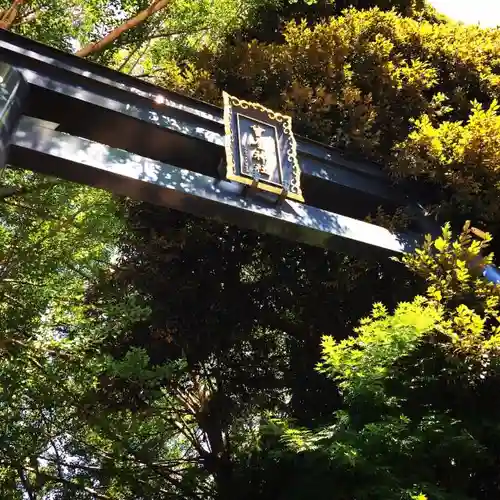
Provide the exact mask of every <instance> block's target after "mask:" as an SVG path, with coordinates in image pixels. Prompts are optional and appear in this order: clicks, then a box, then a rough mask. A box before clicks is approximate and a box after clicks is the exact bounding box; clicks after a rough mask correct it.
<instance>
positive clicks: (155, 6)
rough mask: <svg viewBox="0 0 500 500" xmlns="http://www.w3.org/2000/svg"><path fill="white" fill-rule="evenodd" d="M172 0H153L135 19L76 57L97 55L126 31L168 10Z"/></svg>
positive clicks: (86, 47)
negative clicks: (165, 9)
mask: <svg viewBox="0 0 500 500" xmlns="http://www.w3.org/2000/svg"><path fill="white" fill-rule="evenodd" d="M170 1H171V0H153V3H152V4H151V5H150V6H149V7H148V8H147V9H144V10H142V11H141V12H139V14H137V15H136V16H135V17H133V18H132V19H129V20H128V21H125V22H124V23H123V24H121V25H120V26H118V27H117V28H115V29H114V30H113V31H111V33H108V34H107V35H106V36H105V37H104V38H102V39H101V40H99V41H98V42H95V43H94V42H91V43H89V44H88V45H86V46H85V47H83V48H82V49H80V50H79V51H77V52H76V54H75V55H77V56H79V57H87V56H88V55H90V54H95V53H96V52H101V51H102V50H103V49H105V48H106V47H107V46H108V45H110V44H112V43H113V42H114V41H115V40H116V39H117V38H118V37H119V36H121V35H122V34H123V33H125V32H126V31H128V30H130V29H132V28H135V27H136V26H139V25H140V24H142V23H144V21H146V20H147V19H148V18H150V17H151V16H152V15H153V14H155V13H156V12H159V11H160V10H163V9H164V8H166V7H167V6H168V5H169V3H170Z"/></svg>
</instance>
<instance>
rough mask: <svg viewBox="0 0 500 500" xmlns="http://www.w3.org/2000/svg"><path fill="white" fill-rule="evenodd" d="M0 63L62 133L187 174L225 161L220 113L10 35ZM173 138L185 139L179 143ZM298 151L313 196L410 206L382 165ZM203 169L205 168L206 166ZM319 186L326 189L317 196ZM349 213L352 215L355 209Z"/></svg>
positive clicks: (303, 145) (1, 35) (301, 147)
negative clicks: (16, 74) (15, 72)
mask: <svg viewBox="0 0 500 500" xmlns="http://www.w3.org/2000/svg"><path fill="white" fill-rule="evenodd" d="M0 59H1V60H3V61H5V62H8V63H10V64H12V65H13V66H15V67H16V68H18V69H19V70H20V71H21V72H22V74H23V75H24V77H25V79H26V80H27V81H28V82H29V84H30V85H31V87H32V88H33V89H36V90H38V92H35V94H34V95H35V98H34V99H33V101H35V100H36V103H34V104H33V107H34V108H35V111H36V112H33V110H29V111H28V114H32V115H34V116H37V117H39V118H43V119H48V120H52V121H55V122H56V123H61V122H64V121H66V122H68V121H70V120H71V122H72V123H71V125H70V124H68V123H66V124H65V123H63V124H62V125H63V126H62V127H60V129H61V130H63V131H68V132H70V133H71V134H73V135H79V136H82V137H86V138H88V139H91V140H95V141H98V142H102V143H106V144H109V145H111V146H113V147H118V148H121V149H126V150H128V151H131V152H135V153H138V154H141V155H143V156H147V157H149V158H153V159H157V160H163V161H168V162H170V163H173V164H175V165H177V166H181V167H183V168H188V169H191V168H195V167H194V165H195V162H193V161H192V157H189V153H190V152H191V153H192V154H191V156H195V157H200V156H202V157H204V158H205V159H206V160H207V164H208V165H209V166H208V167H206V168H207V169H211V171H214V167H213V164H216V163H218V161H219V160H220V158H221V157H223V154H224V152H223V144H224V130H223V124H222V110H221V109H220V108H217V107H215V106H211V105H209V104H206V103H202V102H200V101H198V100H196V99H192V98H189V97H186V96H182V95H180V94H177V93H175V92H170V91H167V90H165V89H163V88H160V87H157V86H154V85H152V84H149V83H146V82H143V81H140V80H138V79H136V78H132V77H130V76H128V75H124V74H122V73H119V72H116V71H113V70H110V69H108V68H105V67H101V66H99V65H96V64H93V63H91V62H89V61H86V60H83V59H81V58H78V57H76V56H73V55H71V54H67V53H64V52H61V51H58V50H55V49H52V48H49V47H46V46H44V45H42V44H39V43H37V42H34V41H32V40H28V39H26V38H23V37H20V36H18V35H15V34H12V33H10V32H5V31H3V30H2V31H1V32H0ZM56 94H57V96H58V98H57V96H56ZM52 99H53V100H52ZM69 101H71V102H72V103H70V102H69ZM75 101H79V102H80V103H81V105H82V106H85V109H86V110H88V116H89V117H90V115H91V116H92V117H93V119H92V120H90V118H89V119H88V120H85V119H84V118H85V117H84V115H85V112H84V111H83V110H82V108H79V107H78V105H77V103H75ZM72 106H73V108H74V109H73V108H72ZM76 115H78V116H79V117H80V119H77V116H76ZM65 125H66V128H65ZM70 127H71V128H70ZM167 132H168V134H167ZM172 134H176V135H179V136H183V137H184V138H186V140H185V141H183V140H181V139H179V138H172ZM188 139H190V141H188ZM174 143H175V144H174ZM297 150H298V156H299V163H300V166H301V170H302V175H303V178H305V183H306V185H307V179H308V178H311V179H313V180H314V182H312V181H311V182H312V186H313V188H311V191H314V192H316V191H318V192H320V191H322V190H326V191H328V190H329V189H330V188H331V189H332V190H333V193H332V196H329V198H330V201H331V200H332V199H335V198H336V197H337V196H338V193H340V192H341V191H342V190H345V191H346V192H347V194H346V197H347V198H349V194H348V193H349V192H351V191H352V192H357V193H359V194H361V195H366V200H367V204H369V203H371V204H372V205H373V204H374V203H375V204H376V203H383V202H384V201H385V202H389V203H392V204H393V205H395V206H401V205H405V204H407V200H406V198H405V196H403V194H401V193H400V192H398V191H397V190H396V189H394V187H392V186H391V184H390V182H388V179H387V178H386V177H385V175H384V174H383V172H382V171H381V169H380V167H379V166H377V165H375V164H370V163H368V162H354V161H352V160H348V159H346V158H344V157H343V156H342V155H341V154H340V153H339V152H338V151H336V150H334V149H332V148H328V147H326V146H324V145H321V144H317V143H315V142H313V141H308V140H306V139H303V138H300V137H299V138H298V140H297ZM186 155H187V156H188V157H186ZM196 165H198V166H199V168H202V166H201V163H200V162H199V161H198V162H196ZM202 173H205V174H208V173H209V172H208V170H207V171H203V170H202ZM214 175H215V172H214ZM317 185H319V186H321V189H318V190H316V188H315V187H316V186H317ZM323 185H324V186H323ZM306 193H307V192H306ZM359 199H361V198H359ZM377 200H378V201H377ZM316 201H317V200H316V199H315V196H309V197H308V199H307V202H308V203H309V204H311V205H315V204H316V205H317V206H322V203H321V201H320V200H319V195H318V203H316ZM372 205H370V208H371V207H372ZM333 208H338V207H335V206H334V207H333ZM345 213H349V207H346V212H345Z"/></svg>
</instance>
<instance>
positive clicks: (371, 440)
mask: <svg viewBox="0 0 500 500" xmlns="http://www.w3.org/2000/svg"><path fill="white" fill-rule="evenodd" d="M487 244H488V240H486V241H485V242H481V243H480V242H478V241H474V240H473V239H472V238H471V235H470V233H468V232H467V231H466V232H464V233H462V235H461V236H460V237H459V238H457V239H456V240H453V238H452V237H451V231H450V227H449V225H447V226H445V228H444V230H443V236H442V237H440V238H437V239H436V240H434V241H432V240H431V238H430V237H429V238H428V239H427V240H426V243H425V244H424V246H423V248H422V249H420V250H419V251H418V252H417V254H416V255H409V256H406V257H404V258H403V262H404V263H405V264H406V266H407V267H408V268H409V269H411V270H412V271H414V272H416V273H418V274H419V275H421V276H422V277H423V278H425V280H426V283H427V286H428V287H427V291H426V293H425V294H423V295H420V296H416V297H415V298H414V299H413V300H412V301H409V302H403V303H400V304H399V305H398V307H397V308H396V309H395V310H394V311H393V312H392V313H391V312H389V311H388V310H387V308H385V307H384V306H383V305H382V304H375V306H374V308H373V311H372V313H371V315H370V316H368V317H367V318H365V319H362V320H361V322H360V324H359V326H358V328H357V329H356V332H355V333H356V335H354V336H352V337H350V338H348V339H345V340H342V341H338V340H336V339H334V338H333V337H331V336H326V337H325V338H324V339H323V356H322V362H321V363H320V364H319V366H318V370H319V371H320V372H322V373H324V374H325V375H326V376H327V377H329V378H331V379H333V380H336V382H337V384H338V386H339V388H340V391H341V393H342V398H343V406H342V409H341V410H339V411H337V412H335V413H334V414H333V415H332V421H331V423H330V424H329V425H328V426H324V427H322V428H318V429H315V430H313V431H311V430H307V429H300V428H297V427H296V426H293V425H292V426H290V425H289V424H287V423H286V422H284V423H282V422H279V421H277V422H275V423H274V428H271V429H270V430H267V433H270V431H271V434H274V436H277V437H278V438H279V441H280V442H281V451H280V452H279V453H277V452H276V450H275V451H274V455H273V456H274V465H273V464H271V474H274V475H275V476H276V475H277V473H278V471H279V470H282V471H284V472H285V473H286V474H287V477H293V478H294V480H292V481H290V482H288V484H285V485H284V484H283V483H282V484H281V488H280V490H279V491H278V490H277V489H275V488H276V486H277V483H276V481H274V480H273V476H272V475H269V476H267V475H266V474H265V472H267V471H264V474H263V475H262V476H261V478H262V477H263V478H264V481H263V483H261V484H260V485H259V486H258V487H260V488H261V489H262V490H263V491H264V498H271V497H272V495H275V496H274V498H276V497H277V498H303V497H304V495H305V494H306V492H307V494H314V495H315V496H317V497H318V498H331V496H332V494H334V495H335V496H336V497H338V498H374V499H378V498H389V499H392V498H394V499H400V498H407V499H409V500H410V499H424V498H436V499H457V498H460V499H464V500H465V499H473V498H474V499H493V498H496V497H497V496H498V491H499V487H500V485H499V482H498V446H499V444H500V441H499V438H500V434H499V432H498V431H499V428H498V417H499V415H498V407H497V405H496V404H491V401H492V398H494V397H495V396H494V394H495V392H496V388H497V387H498V382H499V374H500V373H499V367H500V364H499V361H500V357H499V344H498V343H499V339H500V337H499V333H500V330H499V324H498V318H499V316H498V315H499V307H498V306H499V300H500V290H499V289H498V287H497V286H495V285H493V284H491V283H488V282H486V281H485V280H484V279H482V277H481V276H480V274H479V273H478V270H477V268H476V266H478V265H480V264H481V261H482V262H483V263H486V262H491V259H492V256H491V255H487V256H482V254H484V250H485V248H486V246H487ZM333 387H334V385H332V390H333ZM275 439H276V438H275ZM278 448H279V446H278ZM272 450H273V448H271V449H270V450H268V451H267V453H268V454H269V453H273V451H272ZM299 457H300V459H299ZM267 460H268V461H270V458H268V459H267ZM305 471H307V473H304V472H305ZM309 473H310V474H311V475H312V476H309ZM267 488H269V489H270V491H266V489H267ZM313 492H314V493H313ZM333 492H335V493H333Z"/></svg>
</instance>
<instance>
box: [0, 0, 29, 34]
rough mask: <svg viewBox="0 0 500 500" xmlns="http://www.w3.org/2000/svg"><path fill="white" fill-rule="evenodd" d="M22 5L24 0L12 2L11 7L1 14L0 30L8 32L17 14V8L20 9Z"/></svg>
mask: <svg viewBox="0 0 500 500" xmlns="http://www.w3.org/2000/svg"><path fill="white" fill-rule="evenodd" d="M23 3H24V0H14V1H13V2H12V5H11V6H10V7H9V8H8V9H7V10H4V11H3V12H2V14H1V17H0V28H2V29H4V30H10V28H11V27H12V25H13V24H14V21H15V20H16V17H17V14H18V13H19V7H21V5H22V4H23Z"/></svg>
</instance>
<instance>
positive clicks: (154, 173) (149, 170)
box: [9, 118, 416, 254]
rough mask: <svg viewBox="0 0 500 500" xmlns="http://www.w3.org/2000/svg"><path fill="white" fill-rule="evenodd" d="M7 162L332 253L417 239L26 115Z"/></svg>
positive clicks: (388, 248)
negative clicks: (248, 192) (269, 197)
mask: <svg viewBox="0 0 500 500" xmlns="http://www.w3.org/2000/svg"><path fill="white" fill-rule="evenodd" d="M9 163H11V164H12V165H15V166H19V167H23V168H30V169H33V170H36V171H39V172H42V173H46V174H50V175H54V176H57V177H60V178H63V179H67V180H70V181H76V182H80V183H84V184H89V185H92V186H95V187H99V188H103V189H106V190H109V191H112V192H113V193H116V194H119V195H124V196H129V197H131V198H134V199H139V200H143V201H148V202H150V203H154V204H158V205H164V206H168V207H170V208H174V209H177V210H181V211H184V212H188V213H191V214H193V215H197V216H201V217H208V218H213V219H216V220H219V221H221V222H227V223H230V224H235V225H238V226H241V227H245V228H249V229H254V230H257V231H259V232H263V233H269V234H274V235H277V236H280V237H283V238H286V239H289V240H293V241H297V242H301V243H307V244H310V245H314V246H318V247H322V248H326V249H331V250H345V251H349V252H351V253H352V252H353V251H355V252H357V251H361V252H363V251H364V252H365V253H366V252H370V254H372V253H373V252H374V251H375V250H378V251H382V253H400V252H403V251H411V250H412V249H413V248H414V246H415V243H416V237H415V236H413V235H409V234H394V233H391V232H390V231H388V230H386V229H384V228H382V227H379V226H375V225H372V224H368V223H366V222H362V221H360V220H356V219H352V218H350V217H346V216H343V215H340V214H336V213H332V212H328V211H325V210H322V209H319V208H315V207H311V206H308V205H304V204H301V203H297V202H293V201H290V200H287V201H285V203H284V204H283V205H282V206H280V207H277V206H274V205H270V204H269V203H266V202H265V201H261V200H259V199H250V198H244V197H242V196H241V190H242V186H241V185H239V184H236V183H231V182H226V181H219V180H217V179H214V178H212V177H209V176H206V175H203V174H199V173H196V172H192V171H189V170H185V169H182V168H178V167H175V166H172V165H169V164H166V163H162V162H159V161H155V160H151V159H148V158H145V157H142V156H139V155H136V154H133V153H129V152H127V151H123V150H120V149H115V148H111V147H109V146H106V145H103V144H99V143H96V142H92V141H89V140H87V139H82V138H79V137H74V136H71V135H68V134H65V133H62V132H59V131H55V130H51V129H49V128H44V127H41V126H40V125H39V124H38V123H37V122H36V121H34V120H30V119H29V118H24V119H23V120H22V121H21V123H20V125H19V127H18V129H17V132H16V133H15V135H14V137H13V140H12V150H11V155H10V157H9Z"/></svg>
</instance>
